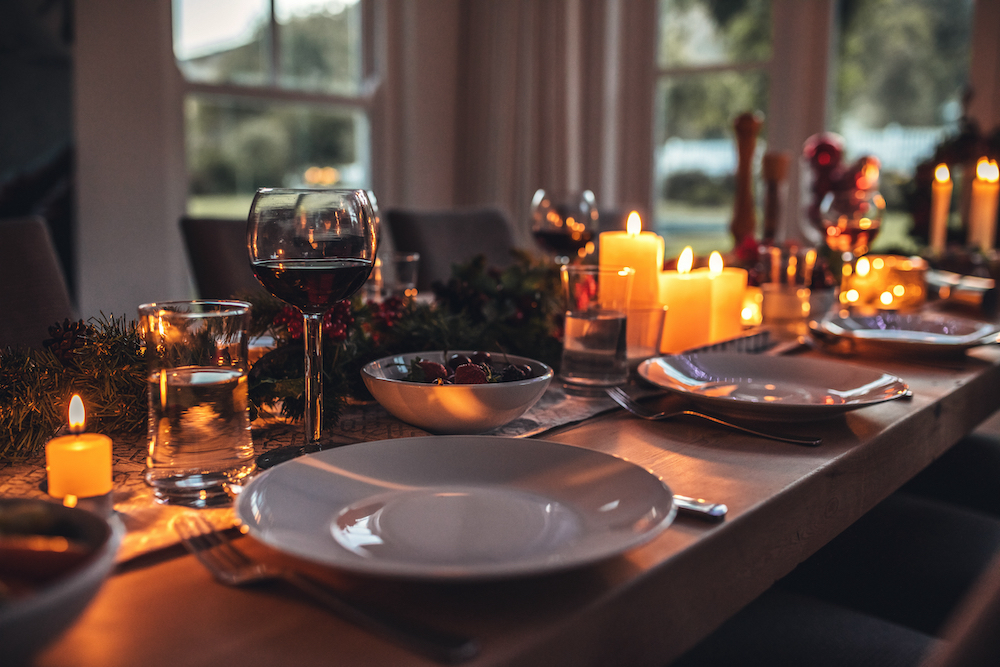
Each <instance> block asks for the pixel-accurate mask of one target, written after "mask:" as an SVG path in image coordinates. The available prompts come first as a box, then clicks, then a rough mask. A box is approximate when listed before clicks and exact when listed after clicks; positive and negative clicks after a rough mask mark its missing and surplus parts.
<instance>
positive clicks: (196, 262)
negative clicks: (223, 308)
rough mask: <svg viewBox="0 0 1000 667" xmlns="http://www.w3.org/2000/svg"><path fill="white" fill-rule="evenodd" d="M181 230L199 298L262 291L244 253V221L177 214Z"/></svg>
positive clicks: (229, 296) (213, 297)
mask: <svg viewBox="0 0 1000 667" xmlns="http://www.w3.org/2000/svg"><path fill="white" fill-rule="evenodd" d="M181 232H182V233H183V235H184V245H185V246H186V248H187V254H188V260H189V261H190V262H191V271H192V272H193V273H194V281H195V285H196V286H197V288H198V296H199V297H201V298H202V299H232V298H234V297H237V296H240V295H246V294H253V293H263V292H264V288H263V287H261V284H260V283H259V282H257V279H256V278H255V277H254V275H253V270H252V269H251V268H250V259H249V257H248V255H247V221H246V220H228V219H217V218H190V217H186V216H185V217H183V218H181Z"/></svg>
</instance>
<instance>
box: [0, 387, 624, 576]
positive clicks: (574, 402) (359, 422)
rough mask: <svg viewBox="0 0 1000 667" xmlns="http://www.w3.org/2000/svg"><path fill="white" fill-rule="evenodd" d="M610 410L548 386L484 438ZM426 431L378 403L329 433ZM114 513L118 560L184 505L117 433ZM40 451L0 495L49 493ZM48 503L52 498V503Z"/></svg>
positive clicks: (153, 538) (216, 521)
mask: <svg viewBox="0 0 1000 667" xmlns="http://www.w3.org/2000/svg"><path fill="white" fill-rule="evenodd" d="M614 407H615V404H614V403H613V402H612V401H611V400H610V399H609V398H607V397H606V396H604V395H603V394H600V395H597V396H591V397H588V396H579V395H570V394H569V393H567V391H566V390H565V389H564V388H563V387H562V386H559V385H556V384H553V385H551V386H550V387H549V389H548V390H547V391H546V392H545V394H543V395H542V397H541V398H540V399H539V401H538V403H536V404H535V406H534V407H532V408H531V409H530V410H529V411H528V412H526V413H525V414H524V415H523V416H522V417H520V418H519V419H515V420H514V421H512V422H510V423H509V424H506V425H504V426H502V427H500V428H497V429H495V430H493V431H491V432H490V433H489V434H488V435H497V436H505V437H528V436H535V435H540V434H543V433H545V432H546V431H549V430H551V429H553V428H557V427H560V426H565V425H568V424H573V423H576V422H579V421H582V420H584V419H587V418H589V417H592V416H595V415H597V414H600V413H602V412H605V411H607V410H610V409H612V408H614ZM424 435H430V434H429V433H428V432H426V431H423V430H421V429H418V428H416V427H413V426H410V425H409V424H406V423H403V422H401V421H399V420H398V419H396V418H394V417H392V416H391V415H390V414H389V413H388V412H386V411H385V409H384V408H382V407H381V406H380V405H378V404H377V403H372V404H364V405H352V406H348V408H346V409H345V410H344V411H343V413H342V414H341V417H340V422H339V423H338V425H337V426H336V427H335V428H334V429H332V430H331V431H330V433H329V435H328V436H327V437H329V438H330V439H333V440H341V441H343V442H344V443H350V442H364V441H371V440H384V439H388V438H405V437H413V436H424ZM253 440H254V448H255V450H256V453H257V455H258V456H259V455H261V454H264V453H266V452H268V451H271V450H273V449H275V448H277V447H282V446H286V445H301V444H303V443H304V441H305V439H304V435H303V432H302V426H301V424H286V423H282V422H280V421H274V420H270V421H269V422H268V423H266V424H264V425H263V426H257V424H255V428H254V434H253ZM112 463H113V468H114V491H113V495H112V501H113V503H114V512H115V514H116V515H117V517H118V518H119V519H120V520H121V521H122V522H123V523H124V524H125V527H126V530H127V532H126V534H125V537H124V539H123V540H122V545H121V547H120V549H119V551H118V557H117V560H118V562H119V563H122V562H125V561H128V560H131V559H133V558H136V557H137V556H141V555H143V554H147V553H150V552H152V551H156V550H158V549H162V548H165V547H168V546H171V545H174V544H176V543H177V542H178V539H177V537H176V535H175V534H174V532H173V530H172V529H171V527H170V521H171V519H172V518H173V517H174V516H176V515H177V514H180V513H182V512H187V511H190V510H189V509H187V508H184V507H176V506H170V505H161V504H159V503H157V502H156V501H155V499H154V497H153V492H152V489H151V488H150V487H148V486H147V485H146V483H145V480H144V478H143V472H144V470H145V466H146V451H145V437H144V436H135V435H128V436H122V435H119V436H116V437H115V438H114V451H113V462H112ZM45 479H46V477H45V456H44V454H42V455H37V456H34V457H32V458H30V459H26V460H23V461H7V462H0V496H4V497H21V498H50V497H49V496H48V495H47V494H46V493H45V492H44V491H43V490H42V484H43V482H45ZM53 502H58V501H55V500H53ZM199 512H200V513H201V514H202V515H203V516H205V518H206V519H208V520H209V521H210V522H211V523H212V525H213V526H215V527H216V528H217V529H225V528H230V527H232V526H234V525H236V517H235V514H234V513H233V509H232V507H229V506H225V507H219V508H213V509H206V510H199Z"/></svg>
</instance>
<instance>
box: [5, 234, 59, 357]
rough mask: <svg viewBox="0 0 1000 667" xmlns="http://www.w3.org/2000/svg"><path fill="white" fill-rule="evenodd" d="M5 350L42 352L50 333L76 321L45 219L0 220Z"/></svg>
mask: <svg viewBox="0 0 1000 667" xmlns="http://www.w3.org/2000/svg"><path fill="white" fill-rule="evenodd" d="M0 246H2V247H3V249H4V261H2V262H0V284H2V285H3V290H0V345H2V346H12V347H13V346H25V347H33V348H41V347H42V341H43V340H45V339H46V338H47V337H48V328H49V327H50V326H52V325H53V324H56V323H57V322H62V321H63V320H64V319H66V318H69V319H72V320H75V319H76V318H77V313H76V308H75V307H74V305H73V301H72V298H71V297H70V293H69V289H68V288H67V286H66V277H65V276H64V275H63V270H62V265H61V264H60V263H59V257H58V255H57V253H56V249H55V245H54V244H53V242H52V237H51V235H50V234H49V230H48V226H47V225H46V223H45V220H44V219H42V218H41V217H38V216H27V217H23V218H10V219H6V220H0Z"/></svg>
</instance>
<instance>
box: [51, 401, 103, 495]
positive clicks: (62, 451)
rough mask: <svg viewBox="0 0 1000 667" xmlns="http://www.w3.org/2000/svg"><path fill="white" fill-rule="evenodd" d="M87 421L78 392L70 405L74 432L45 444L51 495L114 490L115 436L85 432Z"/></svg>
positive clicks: (72, 430)
mask: <svg viewBox="0 0 1000 667" xmlns="http://www.w3.org/2000/svg"><path fill="white" fill-rule="evenodd" d="M85 424H86V413H85V411H84V407H83V401H82V400H80V397H79V396H78V395H74V396H73V398H72V400H71V401H70V406H69V430H70V435H64V436H60V437H58V438H53V439H52V440H49V442H48V443H47V444H46V445H45V470H46V471H47V473H48V481H49V495H50V496H53V497H55V498H67V497H68V496H75V497H76V498H90V497H93V496H102V495H104V494H106V493H109V492H110V491H111V487H112V484H111V438H109V437H107V436H106V435H100V434H99V433H84V432H83V429H84V426H85Z"/></svg>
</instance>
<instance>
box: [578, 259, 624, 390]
mask: <svg viewBox="0 0 1000 667" xmlns="http://www.w3.org/2000/svg"><path fill="white" fill-rule="evenodd" d="M560 274H561V277H562V289H563V298H564V300H565V304H566V322H565V326H564V337H563V353H562V362H561V364H560V366H559V374H560V376H561V377H562V379H563V380H565V381H566V382H568V383H570V384H578V385H588V386H595V387H603V386H610V385H615V384H621V383H623V382H625V381H627V380H628V354H627V352H628V344H627V341H628V334H627V329H626V319H627V315H626V313H627V308H628V303H629V297H630V296H631V291H632V277H633V275H634V274H635V271H633V270H632V269H630V268H627V267H626V268H612V267H607V266H603V267H600V266H593V265H569V266H562V267H561V268H560Z"/></svg>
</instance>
